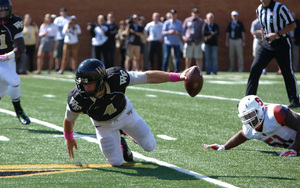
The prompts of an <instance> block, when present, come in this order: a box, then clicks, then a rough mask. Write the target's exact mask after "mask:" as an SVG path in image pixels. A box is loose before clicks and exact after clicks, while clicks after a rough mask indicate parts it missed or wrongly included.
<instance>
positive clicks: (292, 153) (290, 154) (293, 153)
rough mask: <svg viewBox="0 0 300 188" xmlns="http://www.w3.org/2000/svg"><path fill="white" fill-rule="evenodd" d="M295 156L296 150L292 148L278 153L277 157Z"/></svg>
mask: <svg viewBox="0 0 300 188" xmlns="http://www.w3.org/2000/svg"><path fill="white" fill-rule="evenodd" d="M295 156H297V152H296V151H295V150H293V149H291V150H289V151H283V152H280V153H279V157H295Z"/></svg>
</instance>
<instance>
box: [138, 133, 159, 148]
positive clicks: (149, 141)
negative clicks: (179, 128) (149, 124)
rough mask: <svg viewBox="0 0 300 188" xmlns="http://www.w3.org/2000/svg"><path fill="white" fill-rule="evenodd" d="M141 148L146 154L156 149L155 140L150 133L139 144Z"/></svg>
mask: <svg viewBox="0 0 300 188" xmlns="http://www.w3.org/2000/svg"><path fill="white" fill-rule="evenodd" d="M141 147H142V148H143V149H144V150H145V151H148V152H151V151H153V150H154V149H155V148H156V140H155V138H154V136H153V135H152V133H151V132H150V133H149V134H148V135H147V136H146V137H145V139H144V141H143V142H142V143H141Z"/></svg>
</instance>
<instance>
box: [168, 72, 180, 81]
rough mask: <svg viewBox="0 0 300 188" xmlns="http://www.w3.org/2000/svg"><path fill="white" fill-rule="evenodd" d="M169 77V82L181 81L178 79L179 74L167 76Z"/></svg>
mask: <svg viewBox="0 0 300 188" xmlns="http://www.w3.org/2000/svg"><path fill="white" fill-rule="evenodd" d="M169 76H170V81H171V82H178V81H181V79H180V73H172V72H171V73H170V74H169Z"/></svg>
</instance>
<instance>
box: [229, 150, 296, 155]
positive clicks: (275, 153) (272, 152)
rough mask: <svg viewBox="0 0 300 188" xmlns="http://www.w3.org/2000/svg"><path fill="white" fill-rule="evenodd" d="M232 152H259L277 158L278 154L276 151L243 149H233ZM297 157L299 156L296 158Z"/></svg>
mask: <svg viewBox="0 0 300 188" xmlns="http://www.w3.org/2000/svg"><path fill="white" fill-rule="evenodd" d="M234 150H239V151H245V152H261V153H266V154H269V155H272V156H277V157H278V156H279V154H278V153H277V152H276V151H266V150H245V149H234ZM296 157H299V156H296Z"/></svg>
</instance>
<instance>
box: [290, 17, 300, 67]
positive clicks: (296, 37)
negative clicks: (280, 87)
mask: <svg viewBox="0 0 300 188" xmlns="http://www.w3.org/2000/svg"><path fill="white" fill-rule="evenodd" d="M292 15H293V18H294V20H295V23H296V28H295V29H294V30H293V31H291V32H290V33H291V40H292V46H293V47H292V49H293V51H292V54H293V70H294V71H295V72H298V65H299V45H300V20H299V19H297V18H296V13H295V12H292Z"/></svg>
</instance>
